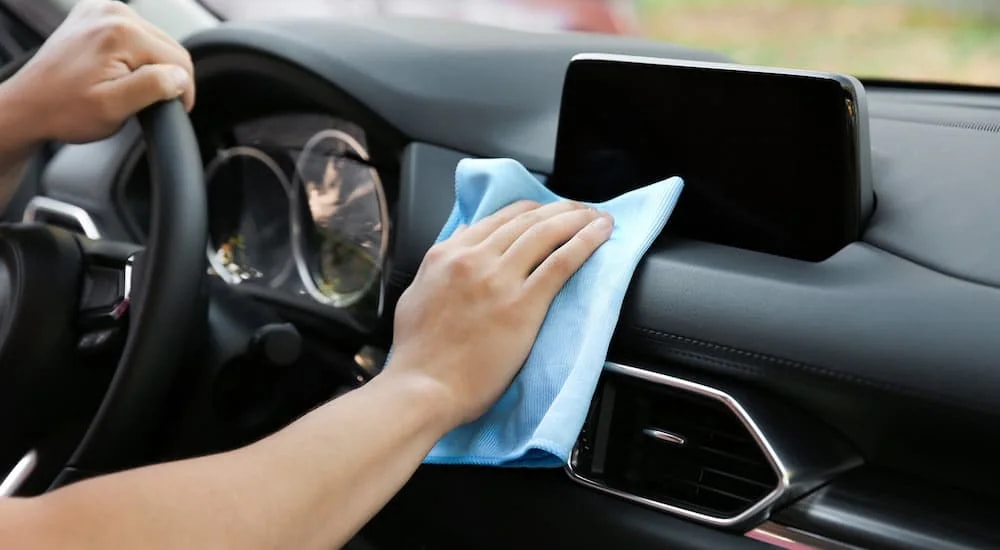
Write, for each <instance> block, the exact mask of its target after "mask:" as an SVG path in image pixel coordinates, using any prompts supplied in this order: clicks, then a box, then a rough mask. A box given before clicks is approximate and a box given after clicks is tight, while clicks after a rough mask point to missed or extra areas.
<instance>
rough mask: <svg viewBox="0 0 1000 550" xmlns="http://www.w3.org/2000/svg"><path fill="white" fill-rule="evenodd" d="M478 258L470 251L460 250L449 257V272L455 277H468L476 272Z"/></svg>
mask: <svg viewBox="0 0 1000 550" xmlns="http://www.w3.org/2000/svg"><path fill="white" fill-rule="evenodd" d="M476 264H477V262H476V258H475V256H474V255H473V254H471V253H469V252H460V253H458V254H455V255H453V256H451V258H449V261H448V274H449V275H450V276H451V277H452V278H453V279H466V278H469V277H471V276H472V275H473V274H475V273H476Z"/></svg>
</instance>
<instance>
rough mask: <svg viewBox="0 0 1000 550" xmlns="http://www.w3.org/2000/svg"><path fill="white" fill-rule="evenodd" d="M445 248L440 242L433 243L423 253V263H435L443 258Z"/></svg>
mask: <svg viewBox="0 0 1000 550" xmlns="http://www.w3.org/2000/svg"><path fill="white" fill-rule="evenodd" d="M445 254H446V248H445V247H444V245H442V244H435V245H434V246H432V247H430V249H428V250H427V253H426V254H424V263H428V264H437V263H440V262H442V261H443V260H444V259H445Z"/></svg>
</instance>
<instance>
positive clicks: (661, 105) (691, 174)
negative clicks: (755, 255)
mask: <svg viewBox="0 0 1000 550" xmlns="http://www.w3.org/2000/svg"><path fill="white" fill-rule="evenodd" d="M663 63H664V61H661V60H648V59H645V58H618V57H610V58H607V59H606V58H602V57H600V56H598V57H597V58H587V57H578V58H575V59H574V61H573V63H571V65H570V69H569V71H568V72H567V75H566V81H565V87H564V91H563V99H562V107H561V111H560V118H559V132H558V139H557V144H556V156H555V166H554V170H553V174H552V177H551V179H550V183H549V186H550V187H551V188H552V189H553V190H554V191H555V192H556V193H558V194H560V195H563V196H565V197H569V198H573V199H577V200H583V201H589V202H599V201H604V200H607V199H609V198H612V197H614V196H617V195H620V194H622V193H624V192H626V191H629V190H632V189H635V188H638V187H642V186H644V185H648V184H650V183H654V182H656V181H659V180H661V179H664V178H667V177H669V176H675V175H676V176H681V177H682V178H684V181H685V187H684V192H683V193H682V195H681V199H680V203H679V204H678V206H677V209H676V211H675V212H674V214H673V216H672V218H671V220H670V222H669V223H668V225H667V229H666V230H665V231H666V232H668V233H670V234H676V235H681V236H684V237H689V238H693V239H699V240H705V241H710V242H715V243H719V244H725V245H730V246H735V247H739V248H744V249H749V250H757V251H762V252H768V253H771V254H777V255H780V256H785V257H790V258H797V259H802V260H810V261H819V260H822V259H825V258H827V257H829V256H830V255H831V254H833V253H834V252H836V251H837V250H839V249H840V248H841V247H843V246H844V245H845V244H847V243H849V242H851V241H853V240H855V239H856V238H857V235H858V233H859V230H860V226H861V219H862V216H864V215H865V214H866V213H865V212H864V210H865V209H866V203H870V196H869V197H865V196H864V194H865V193H867V194H868V195H870V194H871V189H870V184H868V183H867V181H866V180H867V177H868V171H869V167H868V166H867V163H868V156H869V151H868V141H867V140H868V137H867V120H866V118H865V117H866V112H865V111H864V110H863V109H864V105H863V103H862V102H863V101H864V97H863V90H862V89H861V86H860V84H859V83H857V81H856V80H853V79H850V78H847V77H842V76H840V75H826V74H819V73H791V72H790V73H777V72H764V71H763V70H761V69H746V68H743V69H742V70H741V69H740V68H736V67H733V66H728V65H716V64H693V65H677V64H673V63H675V62H666V63H669V64H663Z"/></svg>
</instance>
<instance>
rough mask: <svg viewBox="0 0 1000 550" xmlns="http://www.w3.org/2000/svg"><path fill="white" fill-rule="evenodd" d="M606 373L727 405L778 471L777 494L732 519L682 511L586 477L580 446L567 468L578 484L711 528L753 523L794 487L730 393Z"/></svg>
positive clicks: (639, 374) (619, 369) (632, 373)
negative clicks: (579, 467) (577, 467)
mask: <svg viewBox="0 0 1000 550" xmlns="http://www.w3.org/2000/svg"><path fill="white" fill-rule="evenodd" d="M604 370H605V371H606V372H612V373H616V374H621V375H624V376H629V377H632V378H637V379H640V380H645V381H647V382H651V383H654V384H659V385H663V386H669V387H672V388H675V389H679V390H682V391H688V392H691V393H695V394H697V395H701V396H703V397H708V398H711V399H715V400H716V401H719V402H721V403H723V404H724V405H725V406H726V407H727V408H729V410H731V411H732V412H733V414H735V415H736V416H737V418H739V420H740V422H741V423H742V424H743V425H744V427H746V429H747V430H748V431H749V432H750V434H751V436H752V437H753V438H754V440H755V441H756V443H757V444H758V445H759V446H760V448H761V450H762V451H763V453H764V456H765V458H766V459H767V461H768V462H769V463H770V464H771V467H772V468H773V469H774V471H775V474H776V476H777V479H778V483H777V485H776V487H775V488H774V490H773V491H771V492H770V493H768V494H767V495H766V496H765V497H764V498H763V499H761V500H760V501H759V502H757V503H756V504H754V505H752V506H750V507H749V508H747V509H746V510H744V511H743V512H741V513H740V514H738V515H735V516H731V517H717V516H712V515H708V514H704V513H701V512H696V511H693V510H688V509H686V508H681V507H679V506H675V505H672V504H668V503H665V502H659V501H656V500H651V499H648V498H645V497H641V496H638V495H633V494H630V493H626V492H624V491H620V490H618V489H615V488H613V487H608V486H606V485H604V484H603V483H601V482H598V481H594V480H592V479H589V478H586V477H584V476H583V475H581V474H580V473H579V472H577V471H576V470H575V468H574V465H575V463H576V456H577V449H576V447H574V449H573V451H572V453H571V454H570V457H569V460H568V461H567V463H566V466H565V470H566V473H567V474H568V475H569V477H570V478H572V479H573V480H574V481H576V482H578V483H581V484H583V485H586V486H587V487H591V488H593V489H597V490H599V491H602V492H605V493H608V494H611V495H614V496H617V497H620V498H624V499H627V500H630V501H632V502H636V503H639V504H643V505H646V506H650V507H652V508H656V509H658V510H661V511H664V512H668V513H671V514H674V515H678V516H681V517H684V518H688V519H692V520H695V521H699V522H702V523H706V524H709V525H714V526H717V527H732V526H735V525H739V524H741V523H744V522H747V521H749V520H752V519H754V518H756V517H758V516H762V515H766V514H767V512H769V511H770V509H771V507H772V506H773V505H774V504H775V503H776V502H778V500H779V499H781V497H782V496H784V494H785V492H786V491H787V490H788V489H789V487H790V486H791V475H790V472H789V469H788V468H787V467H786V466H785V464H784V462H783V461H782V459H781V457H780V456H778V453H777V452H775V450H774V447H773V446H772V445H771V442H770V441H768V438H767V437H766V436H765V435H764V433H763V432H762V431H761V429H760V427H759V426H758V425H757V422H755V421H754V419H753V418H752V417H751V416H750V414H749V413H748V412H747V411H746V409H745V408H744V407H743V405H741V404H740V402H739V401H737V400H736V399H735V398H734V397H733V396H731V395H730V394H728V393H726V392H724V391H722V390H719V389H716V388H712V387H709V386H706V385H702V384H698V383H695V382H690V381H688V380H682V379H680V378H675V377H673V376H668V375H665V374H660V373H657V372H651V371H648V370H644V369H639V368H635V367H629V366H626V365H621V364H618V363H611V362H609V363H605V365H604Z"/></svg>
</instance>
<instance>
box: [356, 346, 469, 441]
mask: <svg viewBox="0 0 1000 550" xmlns="http://www.w3.org/2000/svg"><path fill="white" fill-rule="evenodd" d="M393 364H395V365H396V366H395V368H394V367H393ZM400 367H402V365H401V364H400V362H399V360H398V359H397V358H396V357H394V358H393V359H392V360H391V361H390V364H389V365H386V368H385V370H383V372H382V373H381V374H379V375H378V376H377V377H376V378H375V379H374V380H372V381H371V382H369V384H370V385H382V386H387V387H391V388H393V391H394V393H396V394H399V395H400V396H401V399H402V400H403V401H404V402H406V403H407V405H408V410H410V411H411V412H412V413H413V414H415V415H418V416H419V417H420V418H421V419H422V423H423V424H424V425H425V426H426V427H427V428H428V429H430V430H431V431H432V432H433V433H434V434H435V439H439V438H440V437H442V436H444V434H446V433H448V432H449V431H451V430H452V429H454V428H455V427H457V426H458V425H460V424H461V423H462V420H461V418H462V415H461V412H460V410H459V409H460V408H459V407H458V403H457V400H456V399H455V396H454V394H453V392H452V391H451V390H450V389H449V388H447V387H446V386H445V385H444V384H443V383H441V382H440V381H438V380H436V379H434V378H433V377H431V376H429V375H427V374H424V373H422V372H414V370H413V369H410V368H405V367H403V368H400Z"/></svg>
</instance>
